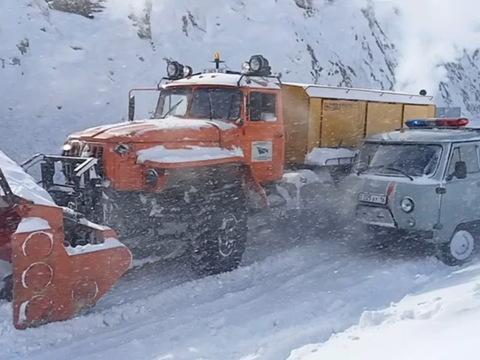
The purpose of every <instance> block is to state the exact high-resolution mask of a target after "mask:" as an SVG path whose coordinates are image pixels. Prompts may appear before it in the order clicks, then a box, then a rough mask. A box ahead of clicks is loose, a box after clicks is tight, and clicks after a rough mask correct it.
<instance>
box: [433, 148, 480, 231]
mask: <svg viewBox="0 0 480 360" xmlns="http://www.w3.org/2000/svg"><path fill="white" fill-rule="evenodd" d="M479 150H480V146H479V144H477V143H463V144H453V145H452V150H451V153H450V158H449V163H448V165H447V171H446V175H445V176H446V177H445V184H446V185H445V193H444V194H443V195H442V201H441V204H442V205H441V210H440V224H442V225H443V229H444V230H445V236H448V237H449V236H451V235H452V234H453V231H454V230H455V228H456V227H457V226H458V225H459V224H461V223H463V222H469V221H472V220H477V219H480V207H479V206H478V204H479V202H480V165H479V164H480V161H479ZM465 167H466V169H465ZM465 170H466V171H465ZM462 173H463V174H462Z"/></svg>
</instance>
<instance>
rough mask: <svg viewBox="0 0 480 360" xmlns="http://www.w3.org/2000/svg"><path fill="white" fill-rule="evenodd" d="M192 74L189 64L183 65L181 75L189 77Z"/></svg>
mask: <svg viewBox="0 0 480 360" xmlns="http://www.w3.org/2000/svg"><path fill="white" fill-rule="evenodd" d="M192 75H193V69H192V67H191V66H184V67H183V77H190V76H192Z"/></svg>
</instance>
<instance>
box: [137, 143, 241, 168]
mask: <svg viewBox="0 0 480 360" xmlns="http://www.w3.org/2000/svg"><path fill="white" fill-rule="evenodd" d="M232 158H243V151H242V149H240V148H237V147H234V148H232V149H225V148H220V147H204V146H187V147H185V148H183V149H167V148H165V147H164V146H162V145H159V146H154V147H152V148H150V149H145V150H140V151H139V152H138V158H137V162H138V163H139V164H143V163H145V162H147V161H152V162H160V163H168V164H175V163H182V162H195V161H207V160H220V159H232Z"/></svg>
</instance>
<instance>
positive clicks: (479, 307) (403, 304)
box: [289, 265, 480, 360]
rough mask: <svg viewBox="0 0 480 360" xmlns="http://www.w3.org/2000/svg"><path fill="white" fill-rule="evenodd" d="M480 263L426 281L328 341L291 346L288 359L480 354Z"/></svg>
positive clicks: (393, 359)
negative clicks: (421, 287)
mask: <svg viewBox="0 0 480 360" xmlns="http://www.w3.org/2000/svg"><path fill="white" fill-rule="evenodd" d="M479 270H480V265H475V266H471V267H469V268H466V269H463V270H460V271H457V272H455V273H454V274H453V275H452V276H449V277H446V278H444V279H440V280H437V281H436V282H435V283H434V284H428V285H427V286H425V287H424V289H423V291H421V292H417V293H416V294H414V295H409V296H407V297H405V298H404V299H403V300H401V301H400V302H398V303H393V304H392V305H390V306H389V307H387V308H386V309H384V310H380V311H365V312H364V313H363V314H362V315H361V317H360V320H359V323H358V325H356V326H354V327H352V328H350V329H348V330H347V331H345V332H343V333H340V334H337V335H333V336H332V337H331V338H330V339H329V340H328V341H327V342H326V343H324V344H318V345H308V346H305V347H303V348H300V349H298V350H295V351H293V352H292V354H291V356H290V357H289V360H350V359H352V360H353V359H355V360H385V359H389V360H405V359H409V360H425V359H435V360H450V359H476V358H478V331H479V330H480V325H479V319H480V272H479Z"/></svg>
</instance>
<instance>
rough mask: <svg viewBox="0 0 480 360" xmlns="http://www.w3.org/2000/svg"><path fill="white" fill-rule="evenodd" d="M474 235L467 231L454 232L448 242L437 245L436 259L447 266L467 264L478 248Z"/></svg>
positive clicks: (458, 230)
mask: <svg viewBox="0 0 480 360" xmlns="http://www.w3.org/2000/svg"><path fill="white" fill-rule="evenodd" d="M475 235H476V234H474V233H473V232H472V231H470V230H468V229H462V228H460V229H457V230H455V232H454V233H453V235H452V237H451V239H450V241H449V242H447V243H442V244H439V245H437V251H436V256H437V258H438V259H439V260H440V261H442V262H443V263H444V264H446V265H449V266H457V265H463V264H465V263H467V262H468V261H470V260H471V259H472V257H473V255H474V254H475V252H476V248H477V247H478V240H477V237H476V236H475Z"/></svg>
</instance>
